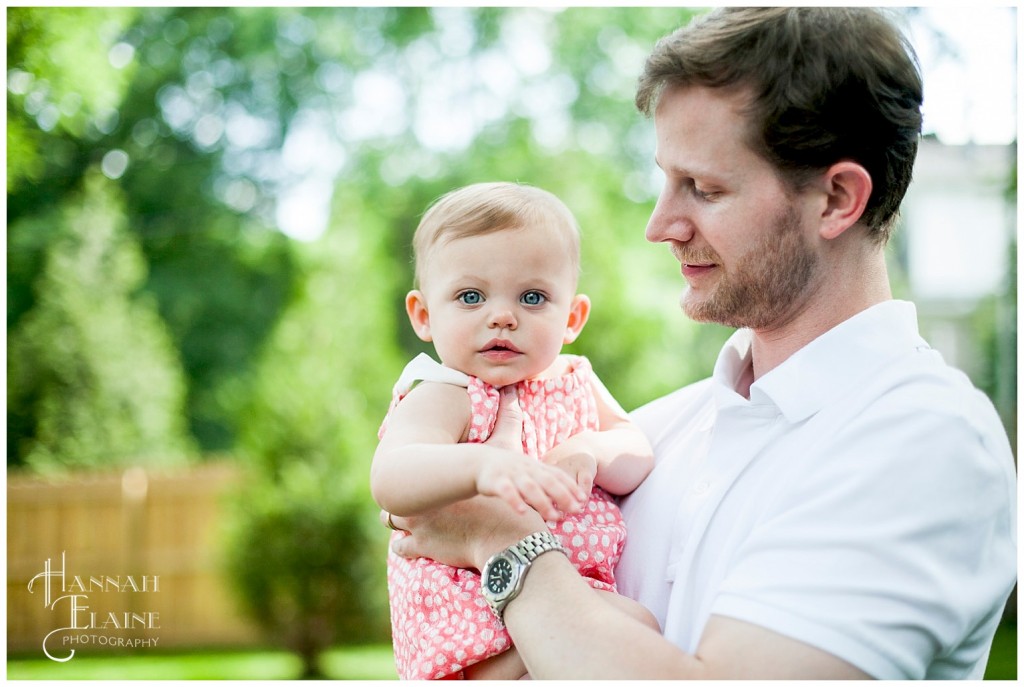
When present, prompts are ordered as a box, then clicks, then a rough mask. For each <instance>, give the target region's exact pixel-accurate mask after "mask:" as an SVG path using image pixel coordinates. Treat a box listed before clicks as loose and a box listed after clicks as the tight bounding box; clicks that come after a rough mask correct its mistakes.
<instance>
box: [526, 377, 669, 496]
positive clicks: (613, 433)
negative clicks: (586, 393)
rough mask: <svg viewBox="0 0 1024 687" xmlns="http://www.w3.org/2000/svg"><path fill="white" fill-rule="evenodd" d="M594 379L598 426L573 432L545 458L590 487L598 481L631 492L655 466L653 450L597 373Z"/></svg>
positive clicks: (617, 490) (610, 489)
mask: <svg viewBox="0 0 1024 687" xmlns="http://www.w3.org/2000/svg"><path fill="white" fill-rule="evenodd" d="M592 380H593V388H594V397H595V398H596V400H597V416H598V424H599V430H598V431H593V430H585V431H583V432H580V433H579V434H575V435H573V436H572V437H570V438H569V439H568V440H566V441H564V442H562V443H561V444H559V445H558V446H556V447H554V448H553V449H551V451H549V452H548V453H547V454H545V456H544V462H545V463H548V464H550V465H558V466H559V467H561V468H562V469H563V470H567V471H568V472H569V473H570V474H572V475H573V476H574V477H575V478H576V479H577V482H578V483H579V485H580V487H581V488H583V489H585V490H587V491H589V490H590V487H591V486H592V485H593V484H597V486H599V487H601V488H602V489H604V490H605V491H607V492H608V493H610V494H616V495H623V494H628V493H630V492H632V491H633V490H634V489H636V488H637V487H638V486H640V483H641V482H643V481H644V479H645V478H646V477H647V475H649V474H650V472H651V470H652V469H653V468H654V450H653V449H652V448H651V444H650V442H649V441H648V440H647V437H646V436H645V435H644V433H643V432H642V431H640V429H639V428H638V427H637V426H636V425H634V424H633V422H632V421H631V420H630V419H629V415H628V414H627V413H626V411H625V410H623V408H622V406H620V405H619V403H618V401H616V400H615V398H614V397H613V396H612V395H611V393H610V392H609V391H608V389H606V388H605V386H604V384H602V383H601V380H599V379H598V378H597V375H593V376H592ZM595 473H596V474H595Z"/></svg>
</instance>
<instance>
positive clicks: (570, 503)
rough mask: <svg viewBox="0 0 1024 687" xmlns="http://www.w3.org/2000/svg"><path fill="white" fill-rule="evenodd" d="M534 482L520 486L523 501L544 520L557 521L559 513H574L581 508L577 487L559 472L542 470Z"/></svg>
mask: <svg viewBox="0 0 1024 687" xmlns="http://www.w3.org/2000/svg"><path fill="white" fill-rule="evenodd" d="M534 479H535V481H531V482H529V483H525V482H524V483H523V484H521V485H520V490H519V491H520V494H521V495H522V496H523V499H524V500H525V501H526V502H527V503H528V504H530V505H531V506H533V508H534V509H535V510H536V511H537V512H538V513H540V514H541V515H542V516H544V518H545V519H546V520H557V519H558V518H559V517H561V513H575V512H578V511H579V510H580V509H582V507H583V501H584V498H583V495H582V494H581V493H580V489H579V487H578V486H577V485H576V483H575V482H574V481H573V480H572V478H570V477H569V476H568V475H567V474H565V472H563V471H561V470H544V471H541V472H540V473H539V474H538V475H537V476H536V477H535V478H534Z"/></svg>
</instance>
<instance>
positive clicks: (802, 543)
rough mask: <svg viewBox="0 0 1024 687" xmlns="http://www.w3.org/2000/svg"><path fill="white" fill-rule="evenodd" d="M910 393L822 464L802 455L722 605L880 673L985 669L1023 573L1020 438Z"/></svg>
mask: <svg viewBox="0 0 1024 687" xmlns="http://www.w3.org/2000/svg"><path fill="white" fill-rule="evenodd" d="M903 400H906V399H903ZM900 401H901V399H900V398H899V397H898V396H895V397H891V398H888V399H887V400H886V407H884V408H876V409H875V412H872V413H870V414H869V416H862V417H861V418H860V419H858V420H857V421H856V422H854V423H851V425H850V426H848V427H846V428H844V430H843V431H842V432H841V433H840V434H839V435H837V436H835V437H833V438H832V439H830V440H829V442H828V445H827V446H823V447H818V449H817V450H814V451H813V453H814V454H815V460H817V461H820V463H821V464H820V465H817V466H816V467H815V469H813V470H807V469H803V467H801V463H800V461H798V460H795V461H794V468H793V471H792V474H791V476H790V477H791V479H790V480H789V486H788V491H787V492H786V493H785V494H784V496H780V497H779V498H777V499H774V500H773V502H772V503H771V505H769V506H768V507H767V508H768V512H767V513H765V514H764V517H763V518H761V519H760V521H759V525H758V526H757V528H756V531H754V532H750V533H749V536H748V537H747V538H746V544H744V545H743V546H741V547H740V548H739V549H738V550H737V553H736V557H737V559H736V560H735V561H733V562H732V563H733V565H732V570H731V572H730V574H728V575H727V577H726V579H725V581H724V584H723V585H722V587H721V593H720V596H719V597H718V598H717V599H716V600H715V602H714V604H713V607H712V613H715V614H719V615H725V616H729V617H734V618H739V619H742V620H746V621H748V622H752V623H755V624H758V625H761V626H763V627H767V628H769V629H772V630H774V631H777V632H779V633H781V634H785V635H787V636H790V637H793V638H795V639H798V640H800V641H804V642H806V643H808V644H811V645H813V646H817V647H818V648H821V649H823V650H825V651H828V652H830V653H832V654H833V655H836V656H838V657H840V658H842V659H844V660H846V661H848V662H850V663H852V664H853V665H855V666H857V667H859V668H860V669H862V670H864V671H865V672H867V673H869V674H870V675H872V676H874V677H876V678H883V679H925V678H934V677H943V678H979V679H980V677H981V675H979V674H977V671H978V665H979V664H980V665H981V668H982V669H983V668H984V660H985V657H986V656H987V651H988V643H989V640H990V638H991V633H992V631H993V630H994V627H995V624H996V623H998V620H999V616H1000V614H1001V612H1002V604H1001V603H998V602H994V601H993V599H1002V601H1003V602H1005V600H1006V598H1007V596H1008V595H1009V592H1010V590H1011V589H1012V586H1013V584H1014V580H1015V578H1016V563H1015V561H1016V545H1015V543H1016V533H1015V522H1014V517H1015V516H1014V512H1015V504H1014V480H1013V470H1012V464H1010V465H1007V462H1009V461H1007V459H1008V458H1009V455H1008V454H1009V449H1008V447H1007V448H1006V453H1005V454H1004V452H1003V451H1002V450H1001V449H997V450H993V447H992V446H991V445H989V441H990V439H989V438H988V436H987V435H986V434H985V433H982V432H979V431H978V428H977V427H975V426H974V425H973V424H972V422H971V420H970V417H965V416H964V415H962V414H951V415H949V416H942V415H937V414H931V413H921V412H914V410H913V409H914V408H915V407H917V408H919V407H920V406H919V405H918V406H915V404H913V403H910V404H901V402H900ZM964 637H966V638H967V639H966V642H965V640H964ZM954 649H955V650H956V651H954ZM936 665H938V666H940V667H939V670H940V671H941V672H942V674H941V675H934V674H932V672H931V671H934V670H936V668H935V666H936Z"/></svg>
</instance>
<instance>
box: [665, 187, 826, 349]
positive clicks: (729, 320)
mask: <svg viewBox="0 0 1024 687" xmlns="http://www.w3.org/2000/svg"><path fill="white" fill-rule="evenodd" d="M677 257H679V256H677ZM709 261H711V262H714V263H715V264H716V265H718V269H719V270H720V272H721V274H720V276H719V279H718V283H716V284H715V285H714V286H713V287H712V291H711V293H710V294H708V295H706V296H704V297H703V298H700V297H699V296H697V295H696V294H695V293H694V292H692V291H691V290H690V289H689V288H688V289H687V290H686V292H684V294H683V297H682V299H681V304H682V307H683V311H684V312H685V313H686V314H687V316H689V317H690V318H691V319H693V320H696V321H698V322H717V323H718V324H723V325H726V326H729V327H749V328H751V329H767V328H769V327H773V326H777V325H779V324H783V323H785V322H786V321H787V320H788V319H789V318H790V317H792V315H793V314H794V313H795V312H796V310H797V309H798V308H799V307H800V305H801V304H802V303H803V302H804V298H803V295H804V293H805V291H806V290H807V287H808V284H810V282H811V279H812V277H813V276H814V273H815V268H816V266H817V259H816V258H815V256H814V254H813V253H812V252H811V250H810V248H809V247H808V246H807V245H806V243H805V242H804V238H803V234H802V233H801V229H800V223H799V219H798V217H797V214H796V211H795V209H794V208H792V207H787V208H786V210H784V211H783V212H782V213H781V214H779V215H778V216H776V218H775V220H774V221H773V222H772V228H771V230H770V231H768V232H766V233H764V234H762V235H761V237H760V239H759V240H758V243H757V244H756V245H753V246H751V248H750V249H748V250H747V252H746V253H745V254H744V255H743V256H741V257H740V259H739V261H738V262H737V263H736V265H735V266H734V267H733V268H732V270H730V272H728V273H726V272H725V268H724V267H723V265H722V262H721V260H720V259H719V258H718V257H717V255H715V256H714V258H713V259H711V260H709ZM684 262H693V263H700V262H701V260H700V259H692V260H685V261H684Z"/></svg>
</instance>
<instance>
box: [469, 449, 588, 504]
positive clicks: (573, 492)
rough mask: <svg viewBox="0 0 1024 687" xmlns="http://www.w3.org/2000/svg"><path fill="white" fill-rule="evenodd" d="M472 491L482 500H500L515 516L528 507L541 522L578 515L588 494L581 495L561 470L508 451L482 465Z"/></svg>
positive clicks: (571, 479) (574, 483) (574, 484)
mask: <svg viewBox="0 0 1024 687" xmlns="http://www.w3.org/2000/svg"><path fill="white" fill-rule="evenodd" d="M476 488H477V491H478V492H479V493H480V494H483V495H485V496H497V497H499V498H501V499H504V500H505V501H506V502H507V503H508V504H509V505H511V506H512V507H513V508H515V509H516V511H517V512H519V513H525V512H526V508H527V507H528V506H529V507H531V508H533V509H534V510H536V511H537V512H538V513H540V514H541V517H543V518H544V519H545V520H558V519H559V518H560V517H561V515H562V513H578V512H579V511H580V510H582V508H583V504H584V502H585V501H586V498H587V495H588V494H589V493H590V492H589V491H586V492H585V491H582V490H581V489H580V488H579V486H577V484H576V481H575V480H574V479H573V478H572V477H570V476H569V473H567V472H565V471H564V470H560V469H558V468H556V467H553V466H551V465H545V464H544V463H542V462H540V461H539V460H536V459H534V458H530V457H529V456H524V455H522V454H516V453H512V452H511V451H509V452H507V453H505V454H503V455H502V456H501V457H500V458H497V457H495V458H490V457H489V458H487V459H486V460H484V461H483V465H482V466H481V469H480V473H479V474H478V475H477V479H476Z"/></svg>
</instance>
